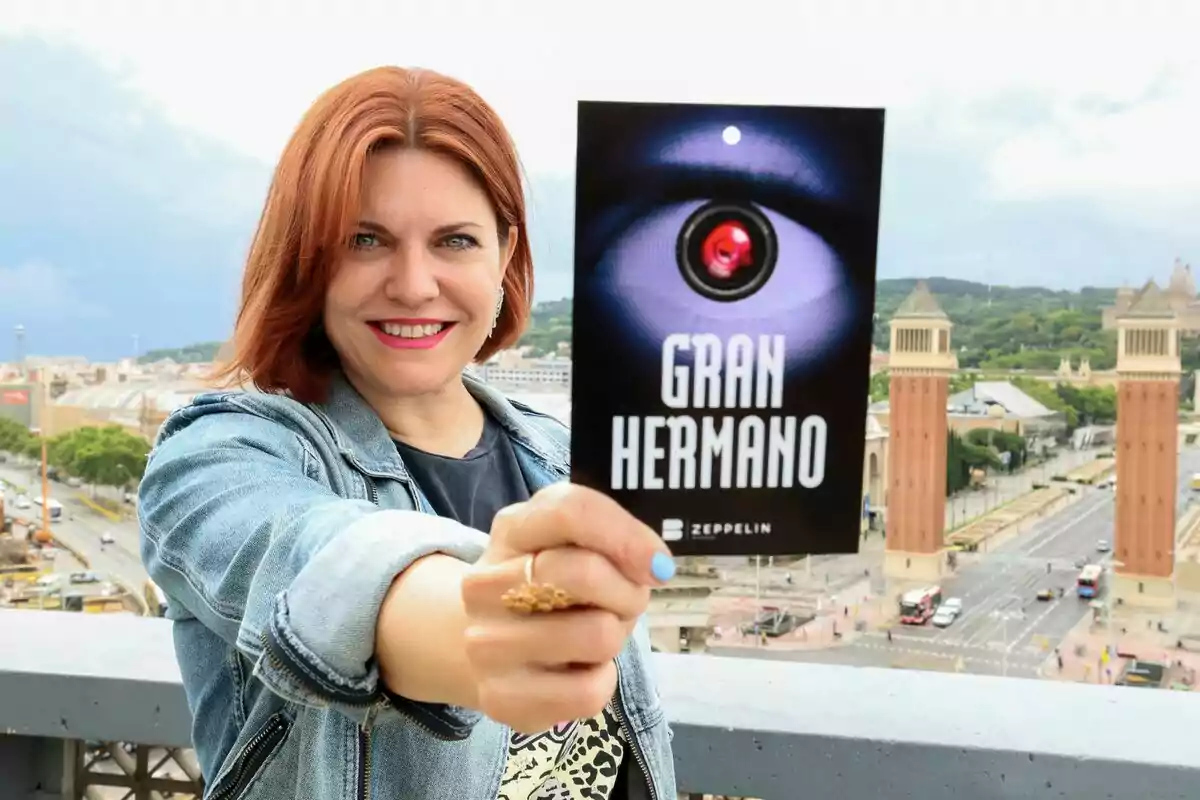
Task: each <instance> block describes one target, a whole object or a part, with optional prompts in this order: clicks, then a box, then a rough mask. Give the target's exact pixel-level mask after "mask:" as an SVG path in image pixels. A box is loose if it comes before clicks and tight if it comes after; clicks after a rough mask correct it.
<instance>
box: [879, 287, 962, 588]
mask: <svg viewBox="0 0 1200 800" xmlns="http://www.w3.org/2000/svg"><path fill="white" fill-rule="evenodd" d="M890 325H891V353H890V357H889V361H888V367H889V369H890V371H891V385H890V389H889V394H888V398H889V399H888V435H889V440H890V441H889V444H888V497H887V510H888V513H887V550H886V552H887V555H886V558H885V560H884V570H885V572H886V573H887V575H888V577H889V578H896V579H903V580H914V581H917V580H919V581H930V580H936V579H937V578H938V577H939V576H941V574H942V572H943V567H944V564H945V559H944V557H943V554H942V546H943V543H944V537H945V530H946V435H947V433H946V426H947V420H946V400H947V395H948V390H949V384H950V375H951V374H953V373H954V372H955V371H956V370H957V369H958V359H957V358H956V357H955V355H954V351H953V350H952V348H951V347H950V329H951V328H952V327H953V325H952V324H951V322H950V318H949V317H947V316H946V312H944V311H942V307H941V306H940V305H938V302H937V300H936V299H934V297H933V295H932V294H931V293H930V291H929V287H928V286H927V285H926V284H925V282H924V281H920V282H918V283H917V286H916V288H915V289H913V291H912V294H910V295H909V296H908V297H907V298H906V299H905V300H904V302H903V303H901V304H900V307H899V308H898V309H896V314H895V316H894V317H892V320H891V323H890Z"/></svg>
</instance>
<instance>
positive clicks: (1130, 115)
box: [0, 0, 1200, 214]
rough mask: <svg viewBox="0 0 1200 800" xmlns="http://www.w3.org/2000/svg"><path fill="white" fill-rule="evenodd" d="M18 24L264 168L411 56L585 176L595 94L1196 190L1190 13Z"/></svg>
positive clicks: (1197, 121)
mask: <svg viewBox="0 0 1200 800" xmlns="http://www.w3.org/2000/svg"><path fill="white" fill-rule="evenodd" d="M1189 6H1190V8H1189ZM1138 9H1140V11H1139V10H1138ZM4 30H8V31H22V32H33V33H37V34H40V35H42V36H43V37H45V38H50V39H66V40H69V41H71V42H73V43H75V44H78V45H82V46H83V47H85V48H86V49H87V50H89V51H91V52H93V53H96V54H98V55H101V56H103V57H104V58H105V59H106V60H107V61H108V62H110V63H113V64H118V65H120V66H121V67H122V68H123V69H125V70H127V71H128V76H129V80H130V81H131V82H132V83H133V84H134V85H136V86H137V87H139V88H140V89H141V90H142V91H144V92H145V93H147V94H148V95H150V96H151V97H153V98H154V99H155V100H156V101H157V102H158V103H161V104H162V106H163V107H164V108H165V109H166V111H167V112H168V113H169V115H170V116H171V117H172V118H173V119H174V120H176V121H178V122H180V123H182V124H184V125H185V126H187V127H189V128H193V129H195V130H197V131H200V132H204V133H207V134H211V135H213V136H216V137H218V138H219V139H221V140H223V141H225V142H228V143H229V144H231V145H234V146H235V147H237V148H238V149H240V150H241V151H243V152H245V153H248V154H251V155H254V156H257V157H260V158H262V159H264V160H268V161H270V160H273V159H274V157H275V156H276V155H277V154H278V152H279V150H280V149H281V147H282V145H283V142H284V141H285V139H286V137H287V135H288V134H289V133H290V131H291V128H292V126H293V125H294V124H295V122H296V120H297V118H298V116H299V114H300V113H301V112H302V111H303V109H304V108H305V107H306V106H307V105H308V104H309V103H310V102H311V101H312V100H313V98H314V97H315V96H316V95H317V94H318V93H319V92H320V91H321V90H323V89H324V88H326V87H328V86H329V85H331V84H332V83H334V82H336V81H338V80H339V79H341V78H344V77H346V76H348V75H349V74H352V73H354V72H356V71H358V70H361V69H364V68H367V67H371V66H374V65H378V64H381V63H399V64H407V65H422V66H430V67H433V68H436V69H439V70H441V71H444V72H448V73H451V74H453V75H456V76H458V77H461V78H463V79H465V80H467V81H468V82H470V83H472V84H474V85H475V86H476V87H477V88H478V89H479V90H480V91H481V93H483V94H484V95H485V96H486V97H487V98H488V99H489V100H490V101H491V102H492V103H493V104H494V105H495V106H496V107H497V108H498V109H499V110H500V111H501V113H502V114H503V115H504V117H505V118H506V120H507V121H508V123H509V125H510V127H511V128H512V129H513V132H514V135H515V137H516V139H517V142H518V145H519V146H520V148H521V150H522V154H523V157H524V159H525V161H526V163H527V164H528V165H529V167H530V168H531V169H532V170H534V171H538V172H568V171H570V170H571V168H572V162H573V158H574V154H573V148H574V130H573V128H574V114H573V102H574V101H575V100H576V99H577V98H593V99H605V98H613V99H616V98H620V99H658V100H705V101H737V102H756V101H761V102H770V103H799V104H822V103H831V104H842V105H863V104H866V105H886V106H888V107H889V108H890V109H892V110H893V111H895V112H897V113H905V114H923V115H925V114H928V115H931V116H932V118H933V119H935V120H936V123H937V128H938V129H939V134H940V135H942V136H944V137H946V139H947V146H953V145H954V141H955V140H963V141H965V142H967V143H968V144H971V145H979V144H980V143H986V145H987V150H988V156H987V157H988V159H989V164H988V166H989V171H990V175H991V177H992V188H993V190H994V191H995V192H996V193H997V194H998V195H1001V196H1004V197H1013V198H1030V197H1034V198H1043V197H1047V196H1052V197H1071V196H1077V195H1088V196H1094V195H1096V194H1097V193H1104V192H1113V193H1115V194H1116V195H1119V200H1116V199H1115V200H1114V202H1119V204H1120V205H1121V206H1122V207H1123V208H1127V209H1128V210H1129V211H1130V213H1136V214H1144V213H1146V212H1147V210H1148V209H1147V206H1146V203H1147V202H1149V203H1150V204H1151V205H1150V208H1151V209H1152V210H1153V211H1154V212H1155V213H1157V212H1158V211H1159V210H1164V209H1165V210H1167V211H1171V210H1176V209H1175V207H1176V206H1178V205H1179V204H1181V203H1185V204H1187V205H1188V208H1190V209H1194V208H1195V206H1194V205H1192V203H1193V202H1194V198H1196V197H1197V195H1198V194H1200V192H1198V190H1200V158H1197V157H1196V156H1195V152H1196V146H1197V145H1196V142H1197V137H1198V133H1197V132H1198V131H1200V68H1198V64H1200V40H1198V39H1197V36H1196V31H1197V30H1200V4H1195V3H1188V2H1166V1H1159V2H1156V1H1155V0H1135V1H1134V2H1116V1H1115V0H1108V1H1107V2H1089V0H1078V2H1054V1H1052V0H1003V2H986V1H985V0H924V1H922V0H912V1H911V2H910V1H908V0H873V1H871V0H836V2H835V1H834V0H825V2H804V1H803V0H795V1H794V2H787V1H785V0H777V1H776V2H765V1H764V0H738V1H737V2H713V0H686V2H676V1H675V0H606V1H605V2H604V3H585V2H570V1H569V0H567V1H565V2H564V0H557V1H555V0H512V1H506V0H492V2H486V1H485V0H430V1H429V2H420V3H416V2H405V0H391V1H390V2H365V1H363V0H359V1H358V2H352V1H351V0H339V2H321V3H315V2H286V0H276V1H267V0H240V1H239V0H205V1H204V2H186V1H185V0H171V1H170V2H162V0H142V2H137V1H136V0H104V2H86V1H80V2H69V1H66V0H62V1H57V2H56V1H55V0H15V2H14V0H5V2H4V4H3V10H0V31H4ZM1013 93H1020V94H1022V95H1028V96H1036V97H1037V98H1039V99H1052V100H1054V101H1055V102H1056V103H1057V104H1058V106H1059V110H1058V112H1057V113H1056V114H1055V115H1054V116H1053V117H1051V118H1044V119H1040V120H1030V124H1029V125H1027V126H1024V127H1023V128H1022V129H1020V130H1015V131H1014V130H991V129H989V120H988V115H987V111H986V109H987V104H988V102H989V101H990V100H994V99H996V98H997V97H1003V96H1006V95H1011V94H1013Z"/></svg>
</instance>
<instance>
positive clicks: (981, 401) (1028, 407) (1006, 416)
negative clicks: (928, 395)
mask: <svg viewBox="0 0 1200 800" xmlns="http://www.w3.org/2000/svg"><path fill="white" fill-rule="evenodd" d="M947 411H948V413H949V415H950V427H951V428H952V429H954V430H955V431H958V432H959V433H966V432H967V431H971V430H974V429H976V428H995V429H996V430H1003V431H1008V432H1009V433H1015V434H1018V435H1020V436H1024V437H1025V438H1026V439H1038V438H1042V439H1049V438H1054V439H1058V438H1062V437H1064V436H1066V433H1067V417H1066V415H1065V414H1064V413H1063V412H1061V411H1052V410H1050V409H1049V408H1046V406H1044V405H1042V404H1041V403H1039V402H1038V401H1037V400H1035V399H1033V398H1032V397H1030V396H1029V395H1027V394H1025V392H1023V391H1021V390H1020V389H1018V388H1017V387H1016V386H1014V385H1013V384H1011V383H1009V382H1008V381H980V382H978V383H976V384H974V385H973V386H971V388H970V389H965V390H963V391H961V392H958V393H957V394H954V395H951V396H950V398H949V399H948V400H947Z"/></svg>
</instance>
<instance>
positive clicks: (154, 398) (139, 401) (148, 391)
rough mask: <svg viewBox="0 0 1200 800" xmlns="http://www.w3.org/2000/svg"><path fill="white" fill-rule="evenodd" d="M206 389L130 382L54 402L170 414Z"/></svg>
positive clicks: (80, 391)
mask: <svg viewBox="0 0 1200 800" xmlns="http://www.w3.org/2000/svg"><path fill="white" fill-rule="evenodd" d="M205 389H206V387H205V386H204V385H203V384H201V383H198V382H196V381H190V382H183V383H180V382H170V383H162V382H155V381H131V382H127V383H102V384H98V385H95V386H84V387H80V388H77V389H70V390H68V391H66V392H64V393H63V394H62V395H61V396H60V397H58V399H57V400H55V401H54V402H55V403H56V404H57V405H60V406H75V407H79V408H88V409H95V410H101V411H117V412H121V411H124V412H131V413H135V414H136V413H137V412H139V411H141V410H142V408H143V407H148V408H150V409H152V410H155V411H160V412H162V413H164V414H169V413H170V412H172V411H174V410H175V409H177V408H179V407H180V406H185V405H187V404H188V403H190V402H191V401H192V398H193V397H195V396H196V395H197V394H198V393H200V392H203V391H205Z"/></svg>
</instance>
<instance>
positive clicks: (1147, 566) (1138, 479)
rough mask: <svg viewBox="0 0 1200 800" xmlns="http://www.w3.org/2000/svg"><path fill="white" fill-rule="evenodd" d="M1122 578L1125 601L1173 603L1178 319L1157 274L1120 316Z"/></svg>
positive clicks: (1118, 557)
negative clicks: (1156, 280) (1155, 280)
mask: <svg viewBox="0 0 1200 800" xmlns="http://www.w3.org/2000/svg"><path fill="white" fill-rule="evenodd" d="M1116 328H1117V446H1116V459H1117V510H1116V534H1115V538H1116V548H1115V552H1114V557H1115V564H1114V566H1115V569H1116V578H1115V580H1114V581H1113V586H1112V588H1111V591H1112V592H1113V596H1114V597H1115V598H1119V599H1120V600H1121V601H1122V602H1124V603H1125V604H1127V605H1133V606H1142V607H1147V606H1148V607H1163V606H1170V605H1173V604H1174V575H1175V507H1176V502H1177V501H1176V492H1177V491H1178V489H1177V488H1176V487H1177V485H1178V473H1179V375H1180V371H1181V370H1180V363H1179V320H1178V318H1177V316H1176V314H1175V312H1174V310H1173V309H1172V308H1171V303H1170V298H1169V297H1168V296H1167V295H1166V294H1165V293H1164V292H1163V291H1162V290H1161V289H1159V288H1158V286H1157V285H1156V284H1155V283H1154V282H1153V281H1151V282H1150V283H1148V284H1146V286H1145V287H1143V288H1142V290H1141V291H1140V292H1138V293H1137V294H1136V295H1134V297H1133V300H1132V302H1131V303H1130V304H1129V307H1128V308H1127V309H1126V310H1125V311H1123V312H1122V313H1121V314H1120V315H1119V316H1118V317H1117V319H1116Z"/></svg>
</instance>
